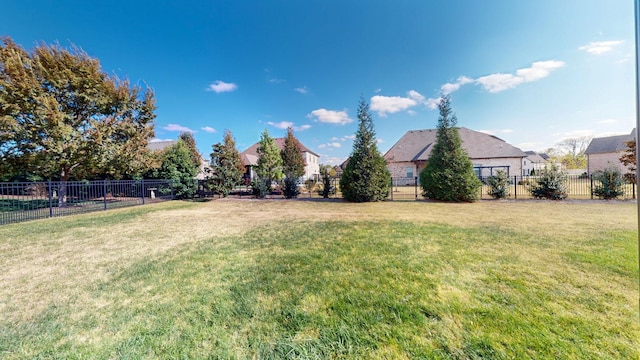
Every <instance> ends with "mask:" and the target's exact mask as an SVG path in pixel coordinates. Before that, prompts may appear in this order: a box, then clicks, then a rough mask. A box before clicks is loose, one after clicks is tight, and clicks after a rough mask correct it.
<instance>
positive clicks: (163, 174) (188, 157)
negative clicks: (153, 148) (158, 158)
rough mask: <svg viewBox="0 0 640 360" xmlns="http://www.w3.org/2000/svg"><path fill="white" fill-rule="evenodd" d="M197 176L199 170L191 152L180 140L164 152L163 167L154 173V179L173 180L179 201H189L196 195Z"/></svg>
mask: <svg viewBox="0 0 640 360" xmlns="http://www.w3.org/2000/svg"><path fill="white" fill-rule="evenodd" d="M197 174H198V168H197V167H196V166H194V164H193V160H192V153H191V151H190V150H189V148H188V146H187V145H186V144H185V143H184V141H182V140H178V142H177V143H176V144H174V145H173V146H171V147H170V148H168V149H166V150H165V151H164V152H163V154H162V165H160V168H159V169H156V170H155V171H154V174H153V175H154V176H153V177H155V178H157V179H170V180H173V188H174V194H175V196H176V197H177V198H178V199H187V198H192V197H193V195H194V194H195V193H196V188H197V181H196V180H195V176H196V175H197Z"/></svg>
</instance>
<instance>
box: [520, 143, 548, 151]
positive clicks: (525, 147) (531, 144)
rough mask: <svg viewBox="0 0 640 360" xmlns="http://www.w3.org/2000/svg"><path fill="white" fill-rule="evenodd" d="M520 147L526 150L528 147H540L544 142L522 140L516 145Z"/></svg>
mask: <svg viewBox="0 0 640 360" xmlns="http://www.w3.org/2000/svg"><path fill="white" fill-rule="evenodd" d="M517 146H518V147H519V148H520V149H522V150H524V151H528V150H529V149H540V147H541V146H544V143H541V142H522V143H519V144H518V145H517Z"/></svg>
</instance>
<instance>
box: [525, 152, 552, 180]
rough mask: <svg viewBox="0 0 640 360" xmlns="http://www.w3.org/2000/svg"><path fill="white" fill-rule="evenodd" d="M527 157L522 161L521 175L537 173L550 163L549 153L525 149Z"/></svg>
mask: <svg viewBox="0 0 640 360" xmlns="http://www.w3.org/2000/svg"><path fill="white" fill-rule="evenodd" d="M525 153H526V154H527V157H526V158H525V159H524V160H523V162H522V175H533V174H539V173H540V170H543V169H544V168H545V167H548V166H550V165H551V163H550V161H549V155H547V154H544V153H537V152H535V151H525Z"/></svg>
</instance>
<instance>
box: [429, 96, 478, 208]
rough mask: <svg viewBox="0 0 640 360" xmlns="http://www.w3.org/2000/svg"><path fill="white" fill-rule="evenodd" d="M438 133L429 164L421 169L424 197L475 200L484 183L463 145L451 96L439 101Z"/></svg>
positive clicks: (447, 199)
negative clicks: (474, 169)
mask: <svg viewBox="0 0 640 360" xmlns="http://www.w3.org/2000/svg"><path fill="white" fill-rule="evenodd" d="M438 109H439V110H440V118H438V132H437V134H436V144H435V145H434V147H433V150H432V151H431V155H430V156H429V160H428V161H427V166H426V167H425V168H424V169H423V170H422V171H421V172H420V186H421V188H422V194H423V196H425V197H427V198H429V199H433V200H441V201H468V202H470V201H475V200H478V197H479V189H480V187H481V186H482V183H481V182H480V180H479V179H478V177H477V176H476V174H475V172H474V171H473V163H472V162H471V160H469V156H468V155H467V153H466V152H465V150H464V149H463V148H462V140H460V134H459V133H458V128H457V127H455V126H456V123H457V121H458V119H457V117H456V115H455V114H454V113H453V111H452V110H451V104H450V99H449V95H442V100H441V101H440V103H439V104H438Z"/></svg>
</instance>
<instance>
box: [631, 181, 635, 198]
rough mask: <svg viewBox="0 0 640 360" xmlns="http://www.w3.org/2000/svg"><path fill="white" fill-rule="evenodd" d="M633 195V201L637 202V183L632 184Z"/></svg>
mask: <svg viewBox="0 0 640 360" xmlns="http://www.w3.org/2000/svg"><path fill="white" fill-rule="evenodd" d="M631 193H632V194H633V195H632V196H633V199H634V200H635V199H636V182H635V181H634V182H632V183H631Z"/></svg>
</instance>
